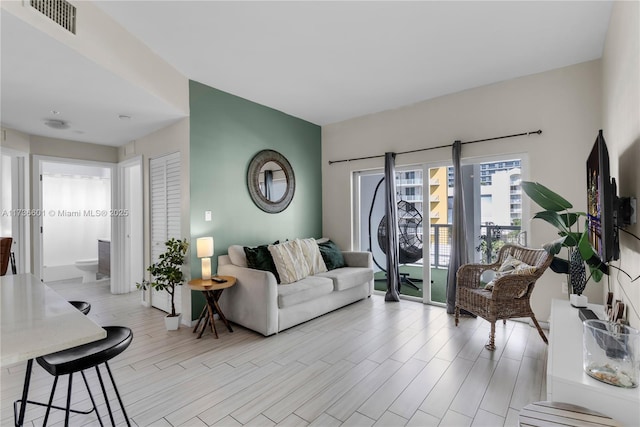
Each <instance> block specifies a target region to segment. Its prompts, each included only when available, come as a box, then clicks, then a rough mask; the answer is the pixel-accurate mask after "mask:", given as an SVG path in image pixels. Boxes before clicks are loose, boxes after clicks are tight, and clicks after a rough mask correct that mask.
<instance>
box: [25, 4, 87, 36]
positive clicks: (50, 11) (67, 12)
mask: <svg viewBox="0 0 640 427" xmlns="http://www.w3.org/2000/svg"><path fill="white" fill-rule="evenodd" d="M31 7H33V8H34V9H36V10H38V11H39V12H41V13H43V14H44V15H45V16H47V17H48V18H49V19H51V20H53V21H54V22H56V23H57V24H58V25H60V26H61V27H62V28H64V29H65V30H67V31H70V32H72V33H73V34H75V33H76V7H75V6H74V5H72V4H71V3H69V2H67V1H65V0H31Z"/></svg>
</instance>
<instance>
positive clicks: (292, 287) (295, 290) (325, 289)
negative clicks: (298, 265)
mask: <svg viewBox="0 0 640 427" xmlns="http://www.w3.org/2000/svg"><path fill="white" fill-rule="evenodd" d="M331 292H333V283H332V282H331V280H330V279H329V278H326V277H318V276H308V277H305V278H304V279H302V280H298V281H297V282H294V283H290V284H286V285H278V307H279V308H285V307H290V306H292V305H296V304H300V303H303V302H306V301H310V300H314V299H316V298H318V297H321V296H323V295H327V294H330V293H331Z"/></svg>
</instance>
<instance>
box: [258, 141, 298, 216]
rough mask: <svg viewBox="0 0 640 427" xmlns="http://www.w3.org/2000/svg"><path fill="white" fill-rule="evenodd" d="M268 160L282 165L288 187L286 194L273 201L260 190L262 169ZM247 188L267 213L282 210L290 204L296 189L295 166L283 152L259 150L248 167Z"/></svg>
mask: <svg viewBox="0 0 640 427" xmlns="http://www.w3.org/2000/svg"><path fill="white" fill-rule="evenodd" d="M268 162H276V163H278V164H279V165H280V166H282V171H283V172H284V174H285V178H286V180H287V189H286V191H285V193H284V196H282V198H281V199H280V200H276V201H275V202H272V201H271V200H269V199H267V198H266V197H265V196H264V195H263V194H262V192H261V191H260V183H259V178H260V170H261V169H262V167H263V166H264V165H265V164H267V163H268ZM247 188H248V189H249V195H250V196H251V200H253V203H255V205H256V206H257V207H259V208H260V209H262V210H263V211H265V212H267V213H278V212H282V211H283V210H285V209H286V208H287V206H289V204H290V203H291V200H293V194H294V193H295V190H296V179H295V176H294V174H293V168H292V167H291V164H290V163H289V161H288V160H287V159H286V157H284V156H283V155H282V154H280V153H278V152H277V151H274V150H262V151H259V152H258V153H257V154H256V155H255V156H253V159H251V162H249V168H248V169H247Z"/></svg>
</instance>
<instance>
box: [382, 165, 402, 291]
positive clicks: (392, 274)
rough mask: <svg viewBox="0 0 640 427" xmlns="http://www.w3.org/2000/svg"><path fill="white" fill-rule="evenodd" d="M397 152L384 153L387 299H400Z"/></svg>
mask: <svg viewBox="0 0 640 427" xmlns="http://www.w3.org/2000/svg"><path fill="white" fill-rule="evenodd" d="M395 159H396V153H385V154H384V212H385V216H386V218H387V223H386V224H385V226H386V229H387V230H386V231H387V232H386V238H387V242H386V245H387V293H386V294H385V296H384V300H385V301H400V270H399V267H398V259H399V258H400V253H399V249H398V204H397V203H396V160H395Z"/></svg>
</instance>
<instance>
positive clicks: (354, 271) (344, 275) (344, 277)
mask: <svg viewBox="0 0 640 427" xmlns="http://www.w3.org/2000/svg"><path fill="white" fill-rule="evenodd" d="M315 277H326V278H329V279H331V280H332V281H333V288H334V289H335V290H336V291H344V290H345V289H351V288H355V287H356V286H360V285H362V284H363V283H366V282H369V281H371V280H373V270H371V269H370V268H364V267H342V268H336V269H333V270H330V271H327V272H326V273H320V274H318V275H316V276H315Z"/></svg>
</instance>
